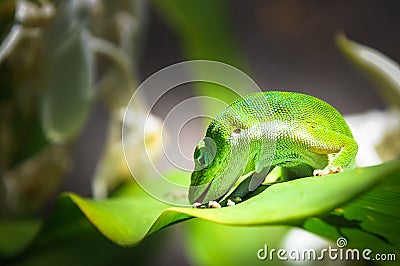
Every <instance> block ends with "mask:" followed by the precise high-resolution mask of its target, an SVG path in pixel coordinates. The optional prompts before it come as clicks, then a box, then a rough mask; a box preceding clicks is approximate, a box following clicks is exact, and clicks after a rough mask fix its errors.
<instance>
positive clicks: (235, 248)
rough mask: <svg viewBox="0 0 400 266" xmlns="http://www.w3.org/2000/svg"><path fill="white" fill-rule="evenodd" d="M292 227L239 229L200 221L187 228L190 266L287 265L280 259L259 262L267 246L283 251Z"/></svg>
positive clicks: (185, 237)
mask: <svg viewBox="0 0 400 266" xmlns="http://www.w3.org/2000/svg"><path fill="white" fill-rule="evenodd" d="M290 228H291V227H283V226H282V227H277V226H268V227H266V226H259V227H237V226H226V225H220V224H215V223H211V222H206V221H203V220H200V219H196V220H190V221H189V222H187V223H186V224H185V229H186V230H185V233H184V235H183V238H184V240H185V243H186V245H184V246H185V249H186V252H185V253H186V254H187V256H188V259H189V261H190V264H191V265H210V266H211V265H231V266H233V265H287V262H286V261H279V260H278V259H276V260H274V261H271V260H260V259H258V257H257V252H258V251H259V250H260V249H263V248H264V247H265V245H267V246H268V247H269V249H271V248H274V249H276V250H278V249H279V248H282V240H283V239H284V237H285V235H286V233H287V232H288V231H289V229H290Z"/></svg>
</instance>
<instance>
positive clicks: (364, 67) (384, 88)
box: [336, 34, 400, 107]
mask: <svg viewBox="0 0 400 266" xmlns="http://www.w3.org/2000/svg"><path fill="white" fill-rule="evenodd" d="M336 44H337V45H338V47H339V49H340V51H341V52H342V53H343V54H344V55H345V56H346V57H347V58H348V59H349V61H350V63H352V64H353V65H354V66H355V67H356V68H357V69H359V70H360V71H361V73H362V74H363V75H364V76H365V78H367V79H368V80H369V81H370V82H372V83H373V84H374V85H375V86H376V87H377V88H378V89H379V91H380V93H381V95H382V97H383V98H384V99H385V100H386V102H387V103H388V104H390V105H393V106H396V107H400V66H399V65H398V64H397V63H396V62H394V61H393V60H392V59H390V58H389V57H387V56H386V55H384V54H382V53H381V52H379V51H377V50H375V49H372V48H370V47H368V46H365V45H361V44H358V43H356V42H354V41H352V40H349V39H347V38H346V37H345V36H344V35H341V34H340V35H338V36H337V37H336Z"/></svg>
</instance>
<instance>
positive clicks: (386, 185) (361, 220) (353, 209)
mask: <svg viewBox="0 0 400 266" xmlns="http://www.w3.org/2000/svg"><path fill="white" fill-rule="evenodd" d="M399 203H400V172H397V175H395V176H394V178H391V179H390V180H388V181H386V182H383V183H381V184H379V185H377V186H376V187H375V188H373V189H371V190H370V191H368V193H365V194H363V195H361V196H360V197H358V198H356V199H354V200H353V201H351V202H349V203H348V204H345V205H344V206H343V207H340V208H337V209H336V210H335V211H334V212H333V213H332V214H331V215H330V216H328V217H325V218H323V219H320V218H311V219H309V220H307V221H306V222H305V224H304V228H305V229H307V230H310V231H312V232H314V233H317V234H319V235H322V236H325V237H327V238H330V239H332V240H335V239H337V238H338V237H346V238H347V240H348V244H349V246H350V247H361V248H371V249H373V250H374V251H375V252H385V251H386V252H387V251H388V250H392V251H394V252H396V253H397V256H398V257H399V256H400V252H399V248H400V227H399V226H398V223H399V221H400V204H399ZM396 250H397V251H396Z"/></svg>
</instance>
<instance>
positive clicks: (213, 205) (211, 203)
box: [208, 200, 221, 209]
mask: <svg viewBox="0 0 400 266" xmlns="http://www.w3.org/2000/svg"><path fill="white" fill-rule="evenodd" d="M208 208H215V209H219V208H221V205H220V204H219V203H218V202H216V201H213V200H212V201H209V202H208Z"/></svg>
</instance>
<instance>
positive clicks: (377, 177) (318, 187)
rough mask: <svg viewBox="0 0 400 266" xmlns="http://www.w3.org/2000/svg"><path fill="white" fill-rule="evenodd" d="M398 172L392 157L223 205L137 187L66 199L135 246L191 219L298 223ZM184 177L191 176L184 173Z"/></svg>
mask: <svg viewBox="0 0 400 266" xmlns="http://www.w3.org/2000/svg"><path fill="white" fill-rule="evenodd" d="M399 171H400V163H399V161H393V162H391V163H386V164H382V165H378V166H373V167H365V168H358V169H353V170H349V171H346V172H343V173H340V174H335V175H327V176H323V177H308V178H302V179H297V180H293V181H290V182H285V183H280V184H276V185H273V186H271V187H269V188H267V189H265V190H264V191H263V192H262V193H260V194H258V195H256V196H254V197H252V198H250V199H248V200H247V201H245V202H243V203H241V204H238V205H236V206H233V207H227V208H222V209H194V208H183V207H172V206H169V205H168V204H165V203H162V202H160V201H158V200H156V199H154V198H152V197H150V196H149V195H147V194H146V193H145V192H144V191H142V190H141V189H140V188H139V187H136V186H127V187H126V188H125V189H124V190H123V191H122V192H120V193H118V195H116V196H115V197H114V198H111V199H108V200H102V201H99V200H93V199H84V198H82V197H80V196H78V195H75V194H66V195H64V196H63V197H69V198H70V199H71V200H72V201H73V202H74V203H75V204H76V205H77V206H78V207H79V208H80V210H81V211H82V212H83V213H84V214H85V215H86V216H87V218H88V219H89V220H90V221H91V222H92V223H93V224H94V226H95V227H97V228H98V230H99V231H100V232H101V233H102V234H103V235H105V236H106V237H107V238H109V239H110V240H112V241H113V242H115V243H117V244H119V245H122V246H131V245H135V244H137V243H138V242H140V241H141V240H142V239H143V238H144V237H146V236H147V235H149V234H151V233H154V232H156V231H158V230H160V229H161V228H163V227H165V226H168V225H170V224H173V223H176V222H179V221H182V220H186V219H188V218H191V217H198V218H201V219H204V220H208V221H211V222H215V223H220V224H226V225H240V226H249V225H284V224H286V225H288V224H294V225H299V224H301V222H302V221H304V220H305V219H306V218H309V217H313V216H319V215H322V214H326V213H329V212H331V211H332V210H333V209H334V208H336V207H337V206H341V205H344V204H345V203H346V202H348V201H350V200H351V199H353V198H355V197H357V196H359V195H360V194H361V193H363V192H365V191H367V190H368V189H370V188H372V187H374V186H376V185H377V184H378V183H379V182H388V181H389V180H391V178H393V177H396V173H398V172H399ZM180 178H189V176H188V175H187V174H183V173H181V174H180ZM154 185H157V184H156V183H155V184H154ZM378 233H379V232H378Z"/></svg>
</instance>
